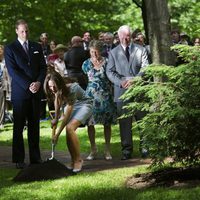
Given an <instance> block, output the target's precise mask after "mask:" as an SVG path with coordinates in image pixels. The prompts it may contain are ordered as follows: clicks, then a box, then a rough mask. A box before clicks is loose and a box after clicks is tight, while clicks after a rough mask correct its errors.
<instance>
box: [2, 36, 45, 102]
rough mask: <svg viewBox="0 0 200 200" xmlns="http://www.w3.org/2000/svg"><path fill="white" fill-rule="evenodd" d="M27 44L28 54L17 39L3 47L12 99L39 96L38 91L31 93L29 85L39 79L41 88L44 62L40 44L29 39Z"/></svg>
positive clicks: (43, 76)
mask: <svg viewBox="0 0 200 200" xmlns="http://www.w3.org/2000/svg"><path fill="white" fill-rule="evenodd" d="M28 44H29V55H27V54H26V53H25V51H24V49H23V47H22V45H21V44H20V42H19V41H18V40H16V41H14V42H13V43H12V44H9V45H7V46H6V48H5V61H6V67H7V69H8V72H9V74H10V76H11V79H12V82H11V99H12V100H14V99H15V100H17V99H18V100H19V99H28V98H30V97H36V98H37V97H38V98H39V97H40V92H37V93H35V94H32V93H31V92H30V91H29V86H30V84H31V83H32V82H36V81H39V82H40V83H41V88H42V85H43V82H44V78H45V75H46V63H45V60H44V56H43V52H42V47H41V45H40V44H38V43H36V42H31V41H29V42H28ZM41 88H40V89H41Z"/></svg>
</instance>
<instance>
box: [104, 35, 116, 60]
mask: <svg viewBox="0 0 200 200" xmlns="http://www.w3.org/2000/svg"><path fill="white" fill-rule="evenodd" d="M113 40H114V35H113V34H112V33H111V32H105V33H104V45H103V51H102V56H103V57H106V58H108V54H109V52H110V51H111V50H112V49H113V48H115V45H114V44H113Z"/></svg>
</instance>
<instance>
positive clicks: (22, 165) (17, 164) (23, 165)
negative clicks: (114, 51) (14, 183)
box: [16, 162, 26, 169]
mask: <svg viewBox="0 0 200 200" xmlns="http://www.w3.org/2000/svg"><path fill="white" fill-rule="evenodd" d="M25 167H26V164H25V163H24V162H19V163H16V168H17V169H24V168H25Z"/></svg>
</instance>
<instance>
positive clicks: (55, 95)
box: [44, 71, 92, 172]
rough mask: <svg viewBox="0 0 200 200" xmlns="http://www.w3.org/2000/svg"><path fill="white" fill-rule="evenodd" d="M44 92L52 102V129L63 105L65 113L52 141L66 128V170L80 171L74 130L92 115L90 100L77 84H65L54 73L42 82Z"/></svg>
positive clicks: (56, 139)
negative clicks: (67, 158) (53, 107)
mask: <svg viewBox="0 0 200 200" xmlns="http://www.w3.org/2000/svg"><path fill="white" fill-rule="evenodd" d="M44 90H45V93H46V94H47V97H48V100H49V101H54V106H55V117H54V119H53V120H52V121H51V124H52V127H57V125H58V119H59V116H60V109H61V107H62V106H63V105H64V106H65V113H64V118H63V120H62V122H61V125H60V126H59V127H58V128H57V129H56V133H55V135H53V138H52V141H53V143H54V144H56V143H57V141H58V138H59V135H60V134H61V132H62V130H63V129H64V128H65V127H66V138H67V146H68V149H69V153H70V155H71V164H70V165H69V166H68V168H70V169H72V170H73V172H79V171H81V170H82V165H83V160H82V158H81V156H80V145H79V140H78V137H77V135H76V130H77V128H78V127H79V126H80V125H81V124H85V123H86V121H87V120H88V119H89V118H90V116H91V114H92V100H91V99H90V98H89V97H87V95H86V94H85V91H84V90H83V89H82V88H81V87H80V86H79V85H78V83H70V82H69V81H68V84H66V82H65V80H64V79H63V77H62V76H61V75H60V74H59V73H58V72H56V71H50V72H49V73H48V74H47V76H46V79H45V82H44Z"/></svg>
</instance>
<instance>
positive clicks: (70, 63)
mask: <svg viewBox="0 0 200 200" xmlns="http://www.w3.org/2000/svg"><path fill="white" fill-rule="evenodd" d="M86 59H88V56H87V55H86V53H85V51H84V49H83V41H82V39H81V37H80V36H73V37H72V39H71V48H70V49H69V50H68V51H67V52H66V53H65V54H64V61H65V66H66V69H67V72H68V76H69V77H71V78H76V79H77V81H78V83H79V85H80V86H81V87H82V88H83V89H84V90H85V89H86V87H87V77H86V75H85V74H84V73H83V71H82V64H83V62H84V61H85V60H86Z"/></svg>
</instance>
